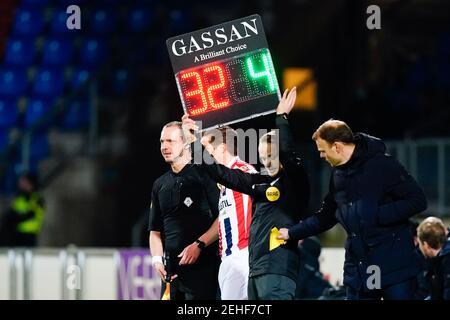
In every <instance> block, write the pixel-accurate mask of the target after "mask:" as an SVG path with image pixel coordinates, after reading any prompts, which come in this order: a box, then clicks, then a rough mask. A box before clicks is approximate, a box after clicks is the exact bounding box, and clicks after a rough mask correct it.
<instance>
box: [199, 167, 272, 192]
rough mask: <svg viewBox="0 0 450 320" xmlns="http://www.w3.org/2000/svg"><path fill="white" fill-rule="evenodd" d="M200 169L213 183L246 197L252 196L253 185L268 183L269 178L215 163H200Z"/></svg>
mask: <svg viewBox="0 0 450 320" xmlns="http://www.w3.org/2000/svg"><path fill="white" fill-rule="evenodd" d="M200 167H201V169H202V170H204V171H205V172H206V173H207V174H208V175H209V176H210V177H211V179H213V180H214V181H216V182H218V183H220V184H221V185H223V186H225V187H227V188H230V189H232V190H235V191H238V192H241V193H245V194H248V195H251V194H252V190H253V189H252V186H253V185H254V184H258V183H265V182H268V181H270V177H269V176H265V175H261V174H257V173H247V172H243V171H241V170H237V169H229V168H227V167H225V166H223V165H221V164H217V163H213V164H205V163H202V164H201V165H200Z"/></svg>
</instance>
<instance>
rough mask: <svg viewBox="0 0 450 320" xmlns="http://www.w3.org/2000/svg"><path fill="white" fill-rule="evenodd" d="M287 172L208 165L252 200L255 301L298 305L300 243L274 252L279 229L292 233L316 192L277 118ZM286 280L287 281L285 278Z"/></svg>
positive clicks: (280, 118) (251, 260)
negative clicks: (273, 231) (272, 243)
mask: <svg viewBox="0 0 450 320" xmlns="http://www.w3.org/2000/svg"><path fill="white" fill-rule="evenodd" d="M276 125H277V128H278V129H279V132H280V135H279V149H280V150H279V152H280V162H281V164H282V168H281V169H280V171H279V172H278V173H277V175H276V176H275V177H270V176H268V175H261V174H250V173H245V172H242V171H241V170H232V169H229V168H227V167H225V166H223V165H220V164H212V165H206V164H202V166H201V167H202V170H205V171H206V172H208V174H209V175H210V176H211V177H212V178H213V179H214V180H215V181H217V182H218V183H220V184H222V185H224V186H226V187H227V188H230V189H232V190H236V191H238V192H242V193H245V194H248V195H250V196H251V197H252V201H253V216H252V222H251V225H250V236H249V264H250V274H249V277H250V278H249V284H248V297H249V299H252V300H254V299H263V300H267V299H283V300H285V299H293V298H294V295H295V286H296V282H297V276H298V274H297V273H298V263H299V261H298V252H297V243H296V242H289V241H288V243H287V244H286V245H282V246H280V247H278V248H275V249H273V250H270V232H271V229H272V228H274V227H277V228H278V229H280V228H286V227H290V226H292V225H294V224H296V223H298V222H299V221H300V219H301V218H304V216H303V214H304V213H305V210H306V207H307V204H308V200H309V194H310V186H309V180H308V176H307V174H306V171H305V168H304V166H303V161H302V160H301V159H300V157H299V156H298V154H297V153H296V151H295V147H294V142H293V139H292V135H291V132H290V129H289V123H288V121H287V119H286V118H284V117H283V116H281V115H279V116H277V117H276ZM281 276H284V277H281Z"/></svg>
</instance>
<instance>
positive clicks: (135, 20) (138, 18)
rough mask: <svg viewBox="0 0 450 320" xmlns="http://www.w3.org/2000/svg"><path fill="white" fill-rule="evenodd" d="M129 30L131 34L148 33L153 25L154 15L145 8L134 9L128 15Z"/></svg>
mask: <svg viewBox="0 0 450 320" xmlns="http://www.w3.org/2000/svg"><path fill="white" fill-rule="evenodd" d="M127 20H128V30H129V31H131V32H142V31H146V30H147V29H148V28H149V27H150V25H151V23H152V15H151V13H150V11H149V10H146V9H144V8H134V9H132V10H130V12H129V13H128V19H127Z"/></svg>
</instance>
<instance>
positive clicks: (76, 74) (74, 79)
mask: <svg viewBox="0 0 450 320" xmlns="http://www.w3.org/2000/svg"><path fill="white" fill-rule="evenodd" d="M90 76H91V75H90V71H89V70H87V69H84V68H79V69H75V70H74V71H73V73H72V76H71V78H70V87H71V89H72V90H77V89H79V88H80V87H81V86H83V85H84V84H85V83H86V82H87V81H88V80H89V78H90Z"/></svg>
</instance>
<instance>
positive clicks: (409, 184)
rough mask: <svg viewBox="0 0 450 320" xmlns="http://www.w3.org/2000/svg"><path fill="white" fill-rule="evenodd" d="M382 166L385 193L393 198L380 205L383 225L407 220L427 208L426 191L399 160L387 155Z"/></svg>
mask: <svg viewBox="0 0 450 320" xmlns="http://www.w3.org/2000/svg"><path fill="white" fill-rule="evenodd" d="M380 166H381V167H380V171H381V173H380V174H382V177H383V182H384V189H385V193H386V194H387V195H388V196H389V197H390V198H392V199H393V201H391V202H389V203H387V204H384V205H382V206H380V207H379V210H378V222H379V223H380V224H381V225H390V224H395V223H398V222H402V221H406V220H408V219H409V218H410V217H412V216H414V215H415V214H418V213H420V212H422V211H424V210H425V209H426V208H427V200H426V198H425V193H424V192H423V190H422V189H421V188H420V186H419V185H418V184H417V182H416V180H414V178H413V177H412V176H411V175H410V174H409V173H408V172H407V171H406V170H405V168H404V167H403V166H402V165H401V164H400V163H399V162H398V161H397V160H395V159H393V158H391V157H385V158H383V159H381V160H380Z"/></svg>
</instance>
